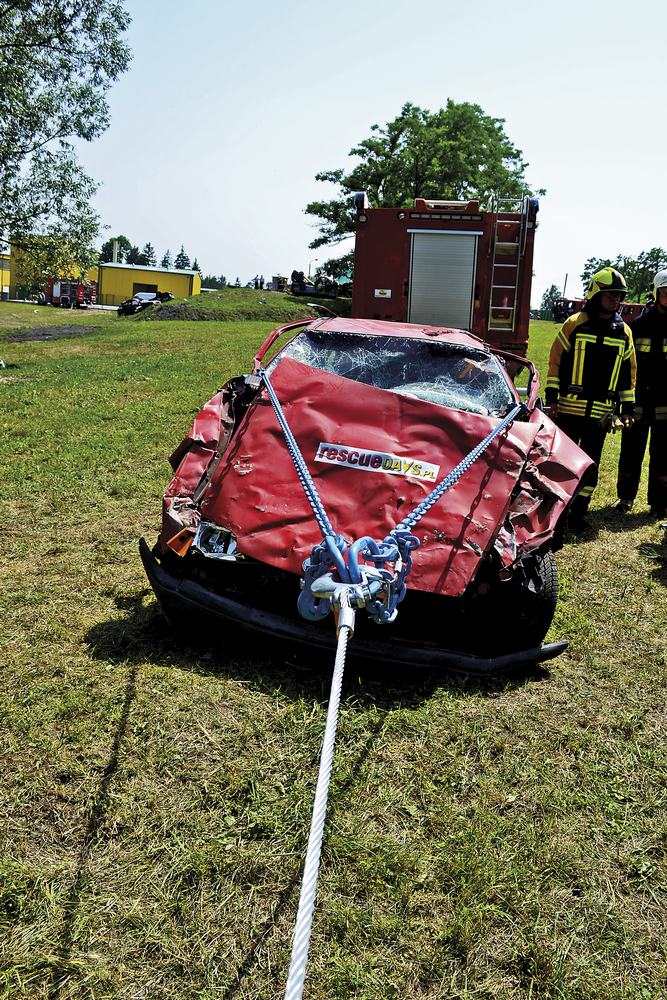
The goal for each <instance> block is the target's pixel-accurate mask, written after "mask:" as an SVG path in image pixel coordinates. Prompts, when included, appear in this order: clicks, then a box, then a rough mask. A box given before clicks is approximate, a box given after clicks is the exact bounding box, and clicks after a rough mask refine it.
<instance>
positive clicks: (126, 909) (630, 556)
mask: <svg viewBox="0 0 667 1000" xmlns="http://www.w3.org/2000/svg"><path fill="white" fill-rule="evenodd" d="M252 294H253V295H254V294H256V293H254V292H253V293H252ZM61 323H62V324H65V325H68V324H80V325H82V326H93V327H94V329H93V330H92V331H89V332H88V333H85V334H83V335H81V336H79V337H72V338H68V339H53V340H46V341H42V342H13V341H10V340H5V341H2V342H0V357H2V358H3V359H4V361H5V362H6V363H7V365H8V366H9V367H7V368H5V369H2V370H0V435H1V438H0V471H1V472H2V482H3V487H4V488H3V491H2V494H0V515H1V516H2V525H3V532H2V541H1V544H0V568H1V570H2V572H1V574H0V594H1V598H0V600H1V610H2V614H1V616H0V645H1V649H0V654H1V655H0V660H1V662H2V664H3V698H2V701H0V759H1V760H2V762H3V767H2V781H1V784H0V789H1V796H2V798H1V799H0V810H1V812H2V815H1V817H0V836H2V841H3V842H2V849H1V850H0V937H1V940H2V949H1V950H0V956H1V957H0V996H4V997H7V998H12V1000H15V998H30V1000H33V998H45V1000H46V998H48V1000H53V998H56V997H57V998H63V1000H84V998H85V1000H89V998H94V1000H103V998H117V997H121V998H127V1000H130V998H137V997H141V998H144V997H145V998H151V1000H153V998H160V1000H161V998H169V1000H172V998H173V1000H213V998H216V1000H232V998H234V1000H237V998H238V1000H241V998H242V1000H251V998H257V1000H259V998H262V1000H267V998H273V997H279V996H281V995H282V994H281V991H282V989H283V987H284V980H285V974H286V969H287V963H288V959H289V946H290V935H291V931H292V928H293V924H294V916H295V910H296V904H297V899H298V883H299V877H300V870H301V866H302V862H303V854H304V848H305V840H306V836H307V830H308V823H309V819H310V809H311V804H312V796H313V790H314V782H315V778H316V767H317V759H318V754H319V748H320V742H321V736H322V732H323V727H324V718H325V712H326V698H327V694H328V682H329V676H330V671H331V667H332V664H331V662H330V661H329V657H327V656H324V657H321V658H317V657H313V663H312V665H311V666H310V667H307V666H304V665H303V664H301V663H299V664H297V663H295V662H293V661H292V658H291V657H290V656H289V655H287V656H282V655H278V654H277V653H276V652H275V651H271V650H266V649H263V648H258V647H256V646H246V647H243V646H241V647H239V646H238V644H235V643H233V641H231V637H229V636H227V635H225V634H220V635H219V636H218V641H217V642H216V643H215V645H214V646H213V648H206V647H195V646H189V645H188V644H187V643H185V642H184V641H183V640H178V639H176V638H175V637H174V636H173V635H171V634H170V633H169V632H168V631H167V630H166V628H165V626H164V625H163V623H162V619H161V617H160V615H159V613H158V611H157V609H156V605H155V601H154V599H153V596H152V594H151V592H150V591H149V589H148V587H147V585H146V581H145V578H144V576H143V573H142V569H141V566H140V563H139V559H138V555H137V539H138V537H139V536H140V535H142V534H144V535H146V536H147V537H148V538H149V539H152V538H153V537H154V536H155V534H156V531H157V529H158V522H159V507H160V496H161V492H162V489H163V487H164V484H165V483H166V481H167V479H168V477H169V467H168V464H167V461H166V456H167V455H168V453H169V452H170V451H171V450H172V449H173V447H175V445H176V444H177V443H178V441H179V440H180V438H181V437H182V436H183V434H184V432H185V431H186V429H187V427H188V425H189V423H190V421H191V419H192V417H193V415H194V413H195V412H196V411H197V410H198V408H199V406H200V405H201V403H202V402H203V401H205V399H207V398H208V397H209V396H210V395H211V394H212V393H213V392H214V391H215V389H216V388H217V387H218V386H219V385H221V384H222V383H223V382H224V381H225V379H226V378H227V377H228V376H229V375H231V374H233V373H237V372H239V371H245V370H248V363H249V359H250V358H251V356H252V354H253V352H254V350H255V349H256V347H257V346H258V344H259V343H260V342H261V340H262V338H263V336H264V335H265V333H266V332H267V331H268V329H269V328H270V326H271V323H270V322H269V323H267V322H263V321H257V322H232V321H227V322H225V323H224V324H220V323H217V322H190V323H187V322H174V321H171V322H160V321H159V320H157V319H156V320H155V321H153V322H151V323H143V322H139V321H132V320H120V321H119V320H118V319H117V318H116V317H115V315H114V314H95V313H92V312H91V313H87V314H81V315H79V314H72V313H69V312H65V311H60V310H48V309H37V308H34V307H30V306H16V305H14V304H11V303H9V304H1V305H0V329H2V330H4V331H5V332H14V333H16V332H17V331H20V330H21V329H24V330H25V329H32V328H36V327H38V326H40V325H42V326H49V325H55V326H57V325H59V324H61ZM554 332H555V326H554V324H550V323H539V324H533V328H532V334H531V352H532V354H533V356H534V357H535V358H536V360H537V361H538V362H539V363H540V365H541V366H542V367H543V365H544V360H545V358H546V355H547V353H548V348H549V344H550V341H551V338H552V337H553V334H554ZM12 366H14V367H12ZM617 453H618V440H617V439H610V440H609V442H608V445H607V448H606V451H605V455H604V459H603V468H602V475H601V483H600V487H599V489H598V491H597V493H596V496H595V498H594V504H593V513H594V517H595V520H596V526H597V534H593V535H590V536H584V539H583V540H582V541H580V542H579V543H578V544H573V545H569V546H567V547H566V548H565V549H564V550H563V552H562V553H561V554H560V555H559V569H560V575H561V582H562V599H561V601H560V604H559V608H558V611H557V615H556V619H555V622H554V626H553V629H552V633H551V638H554V639H555V638H567V639H569V641H570V648H569V650H568V652H567V653H566V654H565V655H564V656H562V657H561V658H560V659H559V660H557V661H555V662H554V663H553V664H550V665H547V668H545V669H544V670H541V671H538V672H535V673H534V674H531V675H529V676H521V675H519V676H516V677H511V678H508V679H506V680H504V681H500V680H497V681H494V682H489V683H486V684H484V683H479V682H473V681H466V680H464V679H461V678H453V677H448V676H444V675H443V676H437V675H416V676H415V675H414V674H410V675H407V674H405V675H400V674H398V675H397V674H396V673H393V674H391V675H386V676H385V675H383V674H381V673H375V674H370V675H364V676H361V677H360V676H358V675H357V674H356V673H355V672H354V671H350V672H349V673H348V676H347V679H346V682H345V687H344V692H343V699H342V706H341V718H340V730H339V741H338V748H337V753H336V758H335V765H334V774H333V781H332V789H331V799H330V813H329V816H328V821H327V830H326V839H325V846H324V855H323V863H322V871H321V876H320V889H319V894H318V905H317V912H316V916H315V925H314V931H313V942H312V946H311V960H310V965H309V976H308V983H307V996H308V997H309V998H312V1000H325V998H333V997H336V998H359V1000H383V998H394V997H395V998H401V1000H404V998H406V997H410V998H420V1000H421V998H423V1000H427V998H428V1000H434V998H455V1000H456V998H459V1000H463V998H465V1000H473V998H474V1000H491V998H494V1000H495V998H502V1000H508V998H509V1000H514V998H526V1000H527V998H535V1000H536V998H558V1000H658V998H660V997H664V996H665V995H666V994H667V979H666V977H665V967H666V962H665V959H666V958H667V954H666V953H667V947H666V945H665V941H666V933H665V932H666V930H667V927H666V924H667V919H666V917H665V913H666V902H667V868H666V855H667V821H666V819H665V816H666V813H665V800H666V797H667V778H666V775H667V752H666V751H665V745H664V730H665V722H666V721H667V715H666V713H665V708H664V705H665V686H666V682H667V672H666V669H665V657H666V655H667V644H666V641H665V634H666V624H667V591H666V588H665V584H666V583H667V574H666V571H665V563H664V554H665V549H664V531H663V530H662V529H661V528H660V527H659V526H658V525H657V524H656V522H655V521H654V520H651V519H650V517H649V516H648V512H647V510H646V508H645V507H644V506H642V504H640V505H638V508H637V510H636V511H635V512H633V514H632V515H630V516H629V517H628V518H627V519H626V520H625V521H621V520H619V519H618V517H617V516H616V515H615V514H614V513H613V512H612V510H611V505H612V504H613V500H614V472H615V460H616V457H617Z"/></svg>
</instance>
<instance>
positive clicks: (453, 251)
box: [408, 230, 481, 330]
mask: <svg viewBox="0 0 667 1000" xmlns="http://www.w3.org/2000/svg"><path fill="white" fill-rule="evenodd" d="M479 235H481V234H479V233H469V232H468V233H458V232H448V233H444V232H434V231H428V230H413V231H412V253H411V261H410V302H409V306H408V322H409V323H426V324H432V325H434V326H451V327H455V328H457V329H459V330H470V329H471V326H472V310H473V295H474V287H475V269H476V263H477V237H478V236H479Z"/></svg>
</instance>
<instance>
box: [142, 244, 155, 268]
mask: <svg viewBox="0 0 667 1000" xmlns="http://www.w3.org/2000/svg"><path fill="white" fill-rule="evenodd" d="M141 257H142V258H143V260H142V262H141V263H142V264H143V265H144V266H145V267H153V266H154V265H155V261H156V257H155V247H154V246H153V244H152V243H145V244H144V249H143V250H142V251H141Z"/></svg>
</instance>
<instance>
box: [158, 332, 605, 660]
mask: <svg viewBox="0 0 667 1000" xmlns="http://www.w3.org/2000/svg"><path fill="white" fill-rule="evenodd" d="M288 333H290V334H291V339H289V340H288V342H287V343H284V345H283V346H282V347H281V348H280V349H279V351H278V353H277V354H276V355H275V356H274V357H273V358H272V359H271V360H270V362H269V363H268V365H267V367H266V374H267V376H268V378H269V379H270V384H271V386H272V388H273V391H274V392H275V394H276V397H277V399H278V400H279V404H280V406H281V407H282V411H283V413H284V418H285V420H286V421H287V424H288V426H289V429H290V431H291V433H292V434H293V436H294V439H295V441H296V442H297V444H298V448H299V450H300V453H301V455H302V456H303V460H304V462H305V466H306V468H307V473H308V475H309V476H310V477H311V479H312V482H313V484H314V486H315V488H316V490H317V492H318V495H319V497H320V498H321V501H322V504H323V507H324V509H325V511H326V517H328V519H329V521H330V525H331V526H333V527H334V528H335V532H336V533H337V534H338V536H339V537H340V539H342V541H340V543H338V544H339V546H340V549H341V550H342V549H344V548H345V547H346V546H347V545H348V544H349V542H350V540H352V539H360V538H362V537H364V536H370V537H371V538H372V539H376V540H383V539H386V538H387V537H394V536H390V534H389V533H390V532H391V531H392V529H394V528H395V527H396V525H397V524H398V523H399V522H400V521H401V520H402V519H404V518H405V517H406V515H407V514H408V512H411V511H413V510H414V508H415V507H416V506H417V505H418V504H419V503H420V502H422V501H423V500H424V498H425V497H426V496H428V495H429V494H430V493H431V491H432V490H433V487H434V486H435V484H436V483H437V482H439V481H441V480H442V478H443V477H444V476H445V474H446V473H449V472H450V470H452V469H454V468H456V467H457V466H458V465H459V463H460V462H461V460H462V459H464V457H465V456H469V455H470V452H471V451H472V450H473V449H474V448H475V447H476V446H477V445H479V443H480V442H481V441H482V440H483V439H485V438H487V436H488V435H490V434H494V435H496V436H495V437H494V438H493V440H492V441H491V442H490V443H489V444H488V445H487V447H486V449H485V450H484V451H483V452H482V454H481V455H480V456H479V457H478V458H477V460H476V461H473V462H472V463H471V465H470V468H469V469H468V470H467V471H466V472H465V473H464V474H463V475H462V477H461V479H460V481H459V482H458V483H457V484H456V485H454V486H453V487H452V488H451V489H449V490H448V491H447V492H446V493H445V494H444V496H443V497H442V498H441V499H440V500H439V501H438V502H437V503H435V504H434V506H432V508H431V509H430V510H428V511H427V512H426V513H425V514H424V515H423V516H422V518H421V520H420V521H419V523H418V524H416V525H415V526H413V527H412V529H411V530H412V534H413V536H414V538H415V539H416V541H417V542H418V543H419V547H418V548H416V549H415V550H414V551H412V552H411V554H410V557H409V558H411V561H412V568H411V571H410V573H409V575H408V577H407V579H406V581H405V582H406V584H407V591H406V592H405V599H404V600H402V602H401V603H400V604H399V605H398V614H397V616H395V618H396V620H395V621H392V622H391V623H390V624H386V625H384V626H383V627H381V628H378V627H377V625H376V623H375V621H372V620H370V618H369V617H367V616H366V615H365V614H364V613H363V611H361V610H360V611H359V612H358V614H357V622H356V626H355V635H354V639H353V641H352V642H351V644H350V653H351V654H354V655H356V656H357V657H365V658H370V659H373V660H378V659H380V660H383V661H385V662H387V663H391V662H394V663H403V664H423V665H430V666H433V665H444V666H448V667H451V668H454V669H459V670H465V671H469V672H477V673H484V672H490V671H494V670H502V669H505V668H507V667H508V666H509V665H511V664H515V663H519V662H535V661H539V660H544V659H549V658H550V657H552V656H555V655H557V654H558V653H559V652H561V651H562V649H564V648H565V645H566V643H562V642H560V643H559V642H556V643H551V644H549V645H544V646H542V645H540V644H541V643H542V640H543V639H544V637H545V635H546V633H547V631H548V629H549V626H550V624H551V620H552V617H553V613H554V609H555V606H556V599H557V588H558V584H557V573H556V564H555V559H554V551H555V550H556V549H557V548H558V547H559V546H560V544H561V540H562V533H563V527H564V523H565V518H566V516H567V509H568V505H569V503H570V501H571V500H572V498H573V497H574V495H575V494H576V493H577V491H578V490H579V489H580V488H581V486H582V485H585V482H586V479H587V474H588V471H589V470H590V469H591V465H592V463H591V462H590V460H589V459H588V457H587V456H586V455H585V454H584V453H583V452H582V451H581V450H580V449H579V448H578V447H577V446H576V445H574V444H573V442H572V441H570V439H569V438H567V437H566V436H565V435H564V434H563V433H562V432H561V431H560V430H559V429H558V427H557V426H556V425H555V424H554V423H553V422H552V421H551V420H550V419H549V417H548V416H547V415H546V414H545V413H544V412H543V410H542V409H541V406H540V402H539V399H538V392H539V384H540V383H539V376H538V374H537V372H536V370H535V368H534V366H533V365H532V364H531V363H530V362H527V361H525V360H524V359H523V358H518V357H514V356H512V355H509V354H505V353H503V352H501V351H499V350H495V349H491V348H490V347H488V346H487V345H486V344H484V343H483V342H482V341H481V340H478V339H477V338H476V337H473V336H472V335H470V334H468V333H465V332H462V331H458V330H450V329H444V328H440V327H429V326H417V325H411V324H400V323H387V322H380V321H375V320H360V319H346V318H330V319H317V320H305V321H302V322H301V323H297V324H288V325H287V326H285V327H280V328H278V329H277V330H275V331H273V333H272V334H271V335H270V336H269V337H268V338H267V340H266V341H265V343H264V345H263V346H262V348H261V350H260V351H259V353H258V355H257V358H256V359H255V368H254V371H253V373H252V374H248V375H239V376H236V377H234V378H232V379H230V380H229V381H228V382H227V383H226V384H225V385H224V386H223V388H222V389H221V390H220V391H219V392H218V393H217V394H216V395H215V396H214V397H213V398H212V399H211V400H209V402H208V403H206V405H205V406H204V408H203V409H202V411H201V412H200V413H199V415H198V416H197V417H196V419H195V422H194V424H193V426H192V428H191V430H190V433H189V434H188V435H187V437H186V438H185V439H184V440H183V441H182V442H181V444H180V445H179V447H178V448H177V449H176V451H175V452H174V453H173V454H172V456H171V459H170V461H171V465H172V467H173V469H174V476H173V478H172V480H171V482H170V483H169V485H168V487H167V489H166V491H165V493H164V499H163V515H162V530H161V532H160V535H159V538H158V540H157V543H156V545H155V546H154V547H153V548H152V550H151V548H149V546H148V544H147V543H146V541H145V540H144V539H142V540H141V543H140V550H141V556H142V559H143V562H144V566H145V569H146V572H147V574H148V578H149V580H150V583H151V585H152V587H153V589H154V591H155V593H156V595H157V597H158V600H159V602H160V604H161V606H162V610H163V612H164V614H165V616H166V617H167V619H168V620H170V621H171V622H172V623H173V624H177V625H178V624H180V625H182V626H183V627H184V628H185V629H187V630H189V631H191V632H192V631H193V630H197V629H198V628H199V626H198V625H197V624H196V622H197V620H198V619H197V618H196V615H195V613H199V614H202V615H205V616H208V618H209V620H213V621H216V622H217V623H218V633H217V634H218V638H220V637H222V639H223V640H224V635H225V632H226V631H228V630H230V629H244V630H246V631H247V632H249V633H251V634H253V633H254V634H257V633H265V634H269V635H270V636H272V637H276V638H280V639H286V640H289V641H290V642H293V643H298V644H302V645H306V646H316V647H319V648H322V647H332V648H333V647H334V646H335V629H334V627H333V625H332V623H331V621H330V620H329V622H328V623H327V621H326V620H325V621H313V620H306V619H305V618H304V617H302V614H300V613H299V611H298V610H297V602H298V603H299V606H300V609H301V611H302V612H303V613H305V614H306V615H307V618H310V619H313V618H318V617H319V613H320V611H322V613H323V612H324V611H326V607H324V605H325V604H326V601H323V602H322V607H319V606H318V600H319V598H317V597H316V596H315V588H313V592H312V593H311V590H310V589H309V588H310V582H312V576H313V571H312V566H313V558H314V556H313V549H314V547H316V546H317V545H318V543H322V537H323V534H324V532H323V531H322V528H321V525H320V526H319V527H318V521H317V520H316V517H315V516H314V514H313V511H312V509H311V506H310V504H309V502H308V500H307V498H306V495H305V492H304V489H302V487H301V485H300V479H301V482H303V480H304V477H303V475H302V476H299V475H298V474H297V471H296V469H295V464H294V461H293V458H292V457H291V454H290V450H289V448H288V445H287V442H286V439H285V434H284V431H283V429H281V426H280V424H279V422H278V419H277V416H276V413H275V412H274V408H273V406H272V403H271V402H270V399H269V396H268V395H267V393H268V388H267V386H266V384H265V381H264V376H263V370H264V369H263V368H262V362H263V359H264V358H267V357H269V356H270V352H271V350H272V348H273V345H274V344H275V343H276V341H277V340H278V338H279V337H281V338H282V339H283V341H284V337H283V334H288ZM520 370H522V371H524V373H526V372H527V382H528V385H527V388H526V389H525V393H524V394H523V395H522V394H521V393H520V392H519V390H518V389H517V388H516V387H515V384H514V381H513V378H512V374H516V373H518V372H519V371H520ZM513 415H515V416H516V418H515V419H514V418H513ZM507 421H510V422H509V424H508V425H507V427H505V426H504V425H505V423H506V422H507ZM499 431H502V433H499ZM327 544H328V543H327ZM325 547H326V546H325ZM352 548H354V546H352ZM355 551H356V550H355ZM368 551H370V552H371V554H370V555H368V554H367V555H366V556H365V557H364V558H365V563H364V566H363V568H362V573H365V575H366V576H367V577H373V576H374V569H375V573H377V572H380V574H382V572H385V573H386V577H383V579H385V580H389V579H390V578H391V577H392V574H393V577H394V579H396V578H397V576H398V575H400V574H399V569H400V573H402V572H403V571H404V568H405V567H403V568H400V567H399V566H398V563H396V565H393V566H390V567H384V569H383V570H382V569H381V570H378V569H377V567H375V568H373V556H372V546H371V548H370V549H368V548H367V552H368ZM362 553H363V547H362ZM347 558H348V562H349V561H350V559H351V556H350V553H349V552H348V553H347ZM308 560H310V562H306V585H305V591H301V589H300V588H301V578H302V571H303V564H304V561H308ZM334 562H335V560H334ZM404 562H405V560H404ZM406 564H407V563H406ZM326 569H327V567H326V566H325V567H323V568H322V572H323V573H325V570H326ZM383 586H385V584H383ZM386 588H387V593H389V583H386ZM384 599H385V596H384V593H383V592H381V593H380V601H382V600H384ZM387 599H388V598H387ZM309 602H310V611H309V607H308V606H309ZM313 604H314V608H315V614H312V613H311V612H312V610H313ZM304 605H305V610H304ZM385 617H389V616H388V615H387V616H385Z"/></svg>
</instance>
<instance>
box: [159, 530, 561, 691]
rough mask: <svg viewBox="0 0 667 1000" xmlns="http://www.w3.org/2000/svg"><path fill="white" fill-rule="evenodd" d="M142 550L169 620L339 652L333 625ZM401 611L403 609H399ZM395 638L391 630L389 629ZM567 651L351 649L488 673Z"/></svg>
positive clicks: (372, 656) (398, 644) (377, 657)
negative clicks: (208, 583) (212, 624)
mask: <svg viewBox="0 0 667 1000" xmlns="http://www.w3.org/2000/svg"><path fill="white" fill-rule="evenodd" d="M139 553H140V555H141V560H142V562H143V564H144V569H145V571H146V575H147V577H148V580H149V583H150V585H151V587H152V588H153V590H154V592H155V596H156V597H157V599H158V601H159V603H160V606H161V608H162V609H163V611H164V613H165V615H166V617H167V618H169V615H170V612H174V613H178V614H179V615H182V614H183V613H184V612H194V613H199V614H202V613H203V614H204V615H206V616H208V617H211V618H212V619H214V620H215V619H217V620H218V621H220V622H225V623H227V624H231V625H235V626H237V627H239V628H242V629H244V630H246V631H248V632H250V633H253V632H254V633H258V634H263V635H265V636H267V635H268V636H271V637H272V638H274V639H279V640H283V641H285V642H290V643H296V644H298V645H300V646H307V647H310V648H316V649H318V650H322V649H329V650H331V651H332V652H335V649H336V635H335V630H334V629H333V627H332V623H329V627H328V628H327V627H326V625H325V624H316V623H312V622H307V621H305V620H302V619H300V618H299V619H296V618H295V619H292V618H287V617H285V616H284V615H277V614H272V613H270V612H267V611H264V610H260V609H258V608H253V607H251V606H249V605H248V604H245V603H240V602H239V601H235V600H232V599H231V598H228V597H223V596H221V595H220V594H216V593H214V592H213V591H211V590H208V589H207V588H206V587H202V586H201V584H198V583H195V582H193V581H192V580H181V579H178V578H177V577H175V576H173V575H172V574H170V573H169V572H167V570H166V569H165V568H164V567H163V566H161V565H160V563H159V562H158V560H157V559H156V558H155V556H154V555H153V553H152V552H151V550H150V548H149V546H148V544H147V542H146V540H145V539H144V538H142V539H141V540H140V542H139ZM399 613H400V612H399ZM387 635H388V636H390V630H389V629H387ZM565 649H567V642H552V643H548V644H546V645H543V646H538V647H535V648H532V649H521V650H517V651H515V652H512V653H504V654H503V655H502V656H495V657H484V656H473V655H470V654H469V653H463V652H459V651H456V650H452V649H444V648H440V647H432V646H423V645H419V644H418V643H412V642H410V643H407V642H405V641H403V640H399V641H386V640H383V639H378V640H376V639H375V638H373V639H372V640H371V639H368V638H359V637H357V636H355V638H354V639H353V640H352V643H351V644H350V647H349V655H350V657H355V658H358V659H363V660H367V661H373V662H375V663H377V662H378V661H381V662H383V663H387V664H391V665H393V666H405V667H411V666H420V667H428V668H434V669H437V668H443V667H444V668H446V669H448V670H453V671H455V672H458V673H465V674H473V675H478V676H480V675H481V676H485V675H491V674H497V673H502V672H505V671H508V670H510V669H512V668H515V667H518V666H521V665H522V664H531V663H539V662H542V661H544V660H551V659H553V658H554V657H556V656H558V655H559V654H560V653H562V652H563V651H564V650H565Z"/></svg>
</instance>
